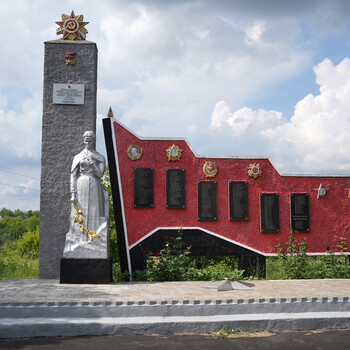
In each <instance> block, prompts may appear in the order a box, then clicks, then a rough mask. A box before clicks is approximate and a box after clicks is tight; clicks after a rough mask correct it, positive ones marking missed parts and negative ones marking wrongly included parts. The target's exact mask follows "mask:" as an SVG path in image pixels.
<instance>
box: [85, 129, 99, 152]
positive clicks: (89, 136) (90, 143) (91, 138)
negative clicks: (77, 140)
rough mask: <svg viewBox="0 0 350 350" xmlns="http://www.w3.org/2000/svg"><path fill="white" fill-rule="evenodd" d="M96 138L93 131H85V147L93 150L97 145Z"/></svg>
mask: <svg viewBox="0 0 350 350" xmlns="http://www.w3.org/2000/svg"><path fill="white" fill-rule="evenodd" d="M95 140H96V136H95V133H94V132H93V131H85V132H84V135H83V141H84V145H85V147H87V148H89V149H90V148H93V147H94V145H95Z"/></svg>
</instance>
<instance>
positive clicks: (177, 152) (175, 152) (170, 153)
mask: <svg viewBox="0 0 350 350" xmlns="http://www.w3.org/2000/svg"><path fill="white" fill-rule="evenodd" d="M182 151H183V150H182V149H180V147H178V146H175V145H174V144H173V145H172V146H170V147H168V148H167V149H166V150H165V152H166V156H167V158H168V161H169V162H170V161H171V160H172V161H175V160H180V158H181V156H182Z"/></svg>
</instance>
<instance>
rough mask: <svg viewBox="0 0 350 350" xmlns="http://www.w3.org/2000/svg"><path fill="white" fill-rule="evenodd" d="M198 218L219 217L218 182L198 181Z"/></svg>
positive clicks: (213, 218) (212, 218)
mask: <svg viewBox="0 0 350 350" xmlns="http://www.w3.org/2000/svg"><path fill="white" fill-rule="evenodd" d="M197 208H198V220H216V218H217V208H218V204H217V182H216V181H198V182H197Z"/></svg>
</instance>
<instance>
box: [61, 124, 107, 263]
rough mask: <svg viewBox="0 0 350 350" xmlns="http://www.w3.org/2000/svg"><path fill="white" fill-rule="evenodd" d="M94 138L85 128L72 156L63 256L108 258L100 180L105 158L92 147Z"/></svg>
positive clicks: (103, 202) (105, 193)
mask: <svg viewBox="0 0 350 350" xmlns="http://www.w3.org/2000/svg"><path fill="white" fill-rule="evenodd" d="M95 139H96V137H95V134H94V132H92V131H86V132H85V133H84V135H83V142H84V146H85V148H84V149H83V150H82V151H81V152H80V153H79V154H77V155H76V156H75V157H74V159H73V163H72V169H71V177H70V192H71V202H72V210H71V222H70V229H69V232H68V233H67V235H66V244H65V247H64V251H63V257H64V258H89V259H90V258H91V259H96V258H100V259H101V258H103V259H107V258H109V237H108V228H109V217H108V194H107V192H106V191H104V190H103V189H102V186H101V183H100V178H101V177H102V175H103V173H104V171H105V158H104V157H103V156H102V155H101V154H99V153H98V152H96V151H95V149H94V148H95Z"/></svg>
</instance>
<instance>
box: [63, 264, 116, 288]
mask: <svg viewBox="0 0 350 350" xmlns="http://www.w3.org/2000/svg"><path fill="white" fill-rule="evenodd" d="M112 281H113V278H112V258H109V259H61V272H60V283H69V284H109V283H111V282H112Z"/></svg>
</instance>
